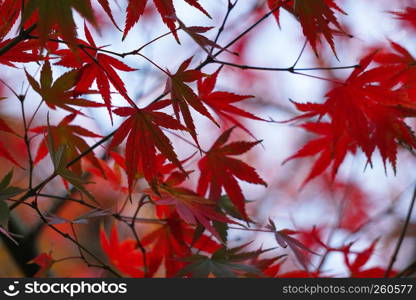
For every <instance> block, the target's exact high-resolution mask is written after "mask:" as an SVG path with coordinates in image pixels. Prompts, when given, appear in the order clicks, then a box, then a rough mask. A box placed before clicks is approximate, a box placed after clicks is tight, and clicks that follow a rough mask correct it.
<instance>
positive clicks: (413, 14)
mask: <svg viewBox="0 0 416 300" xmlns="http://www.w3.org/2000/svg"><path fill="white" fill-rule="evenodd" d="M391 13H392V14H393V15H395V16H396V17H397V19H399V20H401V21H402V22H403V23H404V24H406V25H407V26H408V27H409V28H411V29H413V30H416V8H414V7H410V6H408V7H406V8H405V9H404V10H403V11H397V12H391Z"/></svg>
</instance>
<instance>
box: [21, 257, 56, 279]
mask: <svg viewBox="0 0 416 300" xmlns="http://www.w3.org/2000/svg"><path fill="white" fill-rule="evenodd" d="M28 263H29V264H37V265H38V266H39V267H40V269H39V270H38V271H37V272H36V273H35V275H33V277H35V278H39V277H47V273H48V272H49V270H50V268H51V267H52V265H53V264H54V263H55V260H54V259H53V258H52V256H51V253H50V252H49V253H45V252H43V253H41V254H39V255H38V256H36V257H35V258H34V259H32V260H31V261H29V262H28Z"/></svg>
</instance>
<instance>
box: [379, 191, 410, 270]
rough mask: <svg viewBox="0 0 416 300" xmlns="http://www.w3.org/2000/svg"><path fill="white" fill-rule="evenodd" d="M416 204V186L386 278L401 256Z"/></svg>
mask: <svg viewBox="0 0 416 300" xmlns="http://www.w3.org/2000/svg"><path fill="white" fill-rule="evenodd" d="M415 202H416V186H415V189H414V191H413V196H412V200H411V201H410V206H409V209H408V211H407V217H406V220H405V222H404V225H403V229H402V231H401V233H400V237H399V239H398V240H397V244H396V248H395V250H394V253H393V255H392V257H391V259H390V263H389V266H388V267H387V270H386V273H385V274H384V277H389V275H390V272H391V270H392V268H393V265H394V263H395V262H396V259H397V255H398V254H399V251H400V248H401V247H402V244H403V241H404V238H405V236H406V232H407V228H408V227H409V224H410V219H411V217H412V213H413V208H414V206H415Z"/></svg>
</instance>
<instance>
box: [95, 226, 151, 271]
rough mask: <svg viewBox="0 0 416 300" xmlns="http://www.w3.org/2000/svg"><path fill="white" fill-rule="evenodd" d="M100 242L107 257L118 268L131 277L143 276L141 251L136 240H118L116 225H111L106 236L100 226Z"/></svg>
mask: <svg viewBox="0 0 416 300" xmlns="http://www.w3.org/2000/svg"><path fill="white" fill-rule="evenodd" d="M100 242H101V247H102V249H103V250H104V252H105V254H106V255H107V257H108V259H109V260H110V262H111V263H112V264H113V265H114V266H115V267H116V268H117V269H118V270H120V271H121V272H123V273H125V274H127V275H130V276H131V277H136V278H139V277H144V271H143V267H144V265H143V253H142V252H141V251H140V249H139V248H138V246H137V241H136V240H134V239H125V240H124V241H120V238H119V236H118V231H117V227H116V226H114V225H113V227H112V228H111V232H110V236H109V237H108V238H107V235H106V233H105V231H104V229H103V228H101V230H100Z"/></svg>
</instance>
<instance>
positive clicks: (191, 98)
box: [165, 57, 216, 146]
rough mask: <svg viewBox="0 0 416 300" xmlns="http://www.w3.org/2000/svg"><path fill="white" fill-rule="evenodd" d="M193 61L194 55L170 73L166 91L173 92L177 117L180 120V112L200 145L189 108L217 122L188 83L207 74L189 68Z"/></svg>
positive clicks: (173, 103)
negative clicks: (173, 72)
mask: <svg viewBox="0 0 416 300" xmlns="http://www.w3.org/2000/svg"><path fill="white" fill-rule="evenodd" d="M191 61H192V57H191V58H189V59H187V60H185V61H184V62H183V63H182V64H181V65H180V66H179V68H178V70H177V71H176V73H175V74H171V75H170V78H169V79H168V81H167V82H166V88H165V91H166V92H170V93H171V97H172V106H173V110H174V112H175V116H176V119H177V120H180V115H179V113H181V114H182V117H183V119H184V122H185V125H186V127H187V128H188V130H189V133H190V134H191V136H192V138H193V139H194V141H195V142H196V143H197V145H198V146H199V143H198V139H197V134H196V129H195V124H194V120H193V118H192V115H191V111H190V109H189V108H190V107H192V108H193V109H195V110H196V111H197V112H199V113H200V114H201V115H203V116H205V117H207V118H209V119H210V120H211V121H212V122H214V123H215V124H216V122H215V120H214V118H213V117H212V116H211V114H210V113H209V111H208V110H207V108H206V107H205V106H204V104H203V102H202V99H201V98H200V97H198V95H196V94H195V92H194V91H193V90H192V88H191V87H190V86H189V85H187V83H190V82H194V81H197V80H201V79H202V78H203V77H204V76H205V74H204V73H202V72H201V71H199V70H187V69H188V67H189V65H190V63H191Z"/></svg>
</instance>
